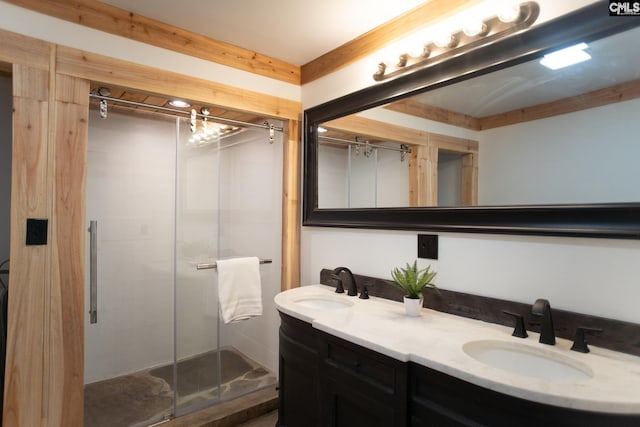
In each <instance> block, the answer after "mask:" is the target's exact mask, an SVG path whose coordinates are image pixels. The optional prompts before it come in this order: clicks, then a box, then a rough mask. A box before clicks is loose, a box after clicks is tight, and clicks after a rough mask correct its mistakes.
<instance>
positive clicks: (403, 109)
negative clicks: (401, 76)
mask: <svg viewBox="0 0 640 427" xmlns="http://www.w3.org/2000/svg"><path fill="white" fill-rule="evenodd" d="M384 108H386V109H387V110H391V111H397V112H398V113H403V114H409V115H411V116H416V117H421V118H423V119H428V120H433V121H436V122H440V123H447V124H450V125H452V126H459V127H463V128H466V129H471V130H480V121H479V120H478V119H477V118H476V117H472V116H469V115H467V114H460V113H456V112H454V111H450V110H447V109H445V108H440V107H436V106H434V105H428V104H425V103H422V102H418V101H416V100H414V99H411V98H408V99H402V100H400V101H396V102H392V103H391V104H389V105H387V106H385V107H384Z"/></svg>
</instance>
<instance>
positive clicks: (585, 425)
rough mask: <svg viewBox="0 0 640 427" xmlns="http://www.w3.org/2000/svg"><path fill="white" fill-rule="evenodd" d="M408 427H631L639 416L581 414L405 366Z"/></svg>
mask: <svg viewBox="0 0 640 427" xmlns="http://www.w3.org/2000/svg"><path fill="white" fill-rule="evenodd" d="M409 365H410V366H409V414H410V415H409V416H410V420H411V422H410V425H411V427H431V426H437V427H454V426H455V427H458V426H466V427H472V426H473V427H478V426H491V427H513V426H518V427H540V426H554V427H591V426H594V427H596V426H597V427H600V426H602V427H605V426H606V427H614V426H617V427H623V426H625V427H632V426H636V427H637V426H640V416H637V415H615V414H604V413H598V412H588V411H580V410H575V409H567V408H561V407H558V406H552V405H546V404H542V403H537V402H532V401H529V400H524V399H520V398H517V397H513V396H509V395H506V394H503V393H498V392H496V391H493V390H489V389H486V388H483V387H479V386H476V385H474V384H471V383H468V382H466V381H462V380H460V379H457V378H454V377H452V376H449V375H447V374H443V373H441V372H438V371H435V370H433V369H429V368H426V367H424V366H420V365H416V364H414V363H410V364H409Z"/></svg>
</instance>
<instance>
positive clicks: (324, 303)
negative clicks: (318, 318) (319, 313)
mask: <svg viewBox="0 0 640 427" xmlns="http://www.w3.org/2000/svg"><path fill="white" fill-rule="evenodd" d="M293 302H295V303H296V305H299V306H302V307H306V308H315V309H322V310H335V309H339V308H348V307H351V306H352V305H353V301H349V300H347V299H344V298H340V297H337V296H332V295H307V296H304V297H300V298H297V299H295V300H293Z"/></svg>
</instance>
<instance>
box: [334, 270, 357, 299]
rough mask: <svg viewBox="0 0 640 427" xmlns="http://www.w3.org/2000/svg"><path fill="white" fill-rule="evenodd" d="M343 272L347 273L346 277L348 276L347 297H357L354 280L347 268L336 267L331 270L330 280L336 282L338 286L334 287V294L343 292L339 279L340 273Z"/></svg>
mask: <svg viewBox="0 0 640 427" xmlns="http://www.w3.org/2000/svg"><path fill="white" fill-rule="evenodd" d="M343 271H344V272H345V273H347V276H349V290H348V291H347V295H349V296H352V297H353V296H356V295H358V287H357V285H356V278H355V277H353V273H352V272H351V270H349V269H348V268H347V267H337V268H335V269H334V270H333V273H332V274H331V277H332V278H334V279H336V280H338V286H337V287H336V292H338V293H341V292H344V288H343V287H342V279H341V278H340V273H341V272H343ZM341 290H342V291H341Z"/></svg>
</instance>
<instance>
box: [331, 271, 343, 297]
mask: <svg viewBox="0 0 640 427" xmlns="http://www.w3.org/2000/svg"><path fill="white" fill-rule="evenodd" d="M331 278H332V279H333V280H334V281H335V282H336V294H344V286H343V285H342V279H341V278H340V276H338V275H337V274H332V275H331Z"/></svg>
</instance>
